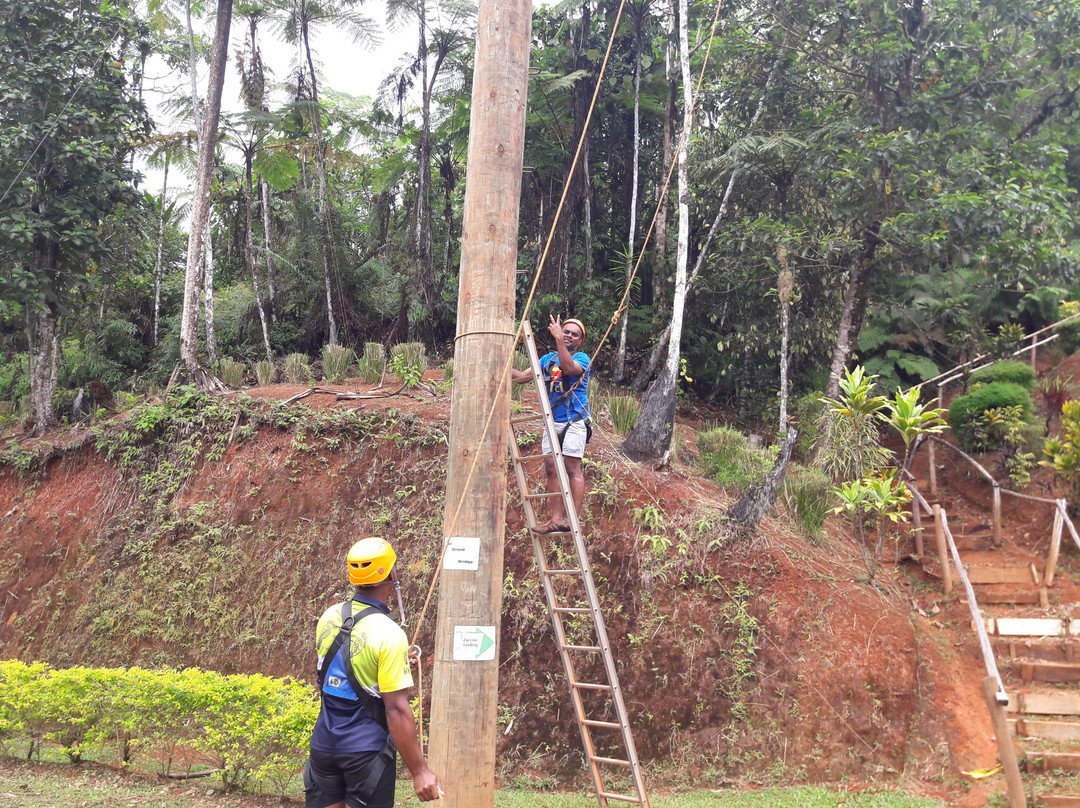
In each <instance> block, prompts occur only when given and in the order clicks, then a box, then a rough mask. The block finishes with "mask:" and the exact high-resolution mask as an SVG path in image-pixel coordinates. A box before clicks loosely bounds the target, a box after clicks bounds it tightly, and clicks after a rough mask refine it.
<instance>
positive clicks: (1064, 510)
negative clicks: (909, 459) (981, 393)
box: [916, 435, 1080, 586]
mask: <svg viewBox="0 0 1080 808" xmlns="http://www.w3.org/2000/svg"><path fill="white" fill-rule="evenodd" d="M928 437H929V438H930V442H931V444H932V445H933V444H937V445H940V446H946V447H948V448H949V449H950V450H951V451H953V452H955V453H956V454H958V455H959V456H960V457H962V458H963V459H964V460H966V461H967V462H968V463H969V464H970V465H971V466H972V467H973V468H974V469H975V470H976V471H977V472H978V473H979V474H980V475H981V476H982V477H983V478H984V479H986V481H987V482H989V483H990V485H992V486H993V499H992V502H991V508H992V516H993V518H992V521H991V527H992V529H993V532H994V543H995V544H998V545H1000V544H1001V541H1002V538H1001V496H1002V494H1008V495H1009V496H1010V497H1015V498H1016V499H1022V500H1025V501H1027V502H1039V503H1042V504H1044V505H1050V506H1051V507H1053V508H1054V525H1053V528H1052V530H1051V533H1050V548H1049V550H1048V551H1047V558H1046V568H1045V570H1044V571H1043V579H1044V580H1045V582H1046V585H1047V586H1052V585H1053V583H1054V575H1055V573H1056V571H1057V561H1058V554H1059V553H1060V552H1061V532H1062V527H1063V526H1064V527H1067V528H1068V530H1069V535H1070V536H1072V539H1073V542H1074V543H1075V544H1076V547H1077V549H1078V550H1080V535H1078V534H1077V531H1076V525H1075V524H1073V520H1072V518H1071V517H1070V516H1069V512H1068V503H1066V501H1065V500H1063V499H1049V498H1047V497H1037V496H1033V495H1032V494H1024V493H1021V492H1020V491H1011V490H1009V489H1008V488H1002V486H1001V483H999V482H998V481H997V480H996V479H994V475H992V474H991V473H990V472H989V471H987V470H986V469H985V468H984V467H983V465H982V464H981V463H979V461H978V460H976V459H975V458H973V457H972V456H971V455H969V454H968V453H967V452H965V451H964V450H963V449H961V448H960V447H958V446H954V445H953V444H951V443H949V442H948V441H945V440H942V439H941V438H939V437H936V436H934V435H930V436H928ZM917 450H918V447H916V451H917ZM931 482H932V483H933V481H931ZM934 487H935V488H936V486H934ZM930 493H931V494H933V495H936V494H937V491H936V490H931V492H930Z"/></svg>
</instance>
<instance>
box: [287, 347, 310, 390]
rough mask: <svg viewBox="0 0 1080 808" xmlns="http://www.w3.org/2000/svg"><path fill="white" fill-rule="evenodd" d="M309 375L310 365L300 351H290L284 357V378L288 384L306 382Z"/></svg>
mask: <svg viewBox="0 0 1080 808" xmlns="http://www.w3.org/2000/svg"><path fill="white" fill-rule="evenodd" d="M310 376H311V366H310V365H309V364H308V360H307V357H306V356H305V355H304V354H302V353H291V354H289V355H288V356H286V357H285V378H286V379H288V380H289V384H306V383H307V382H308V380H309V378H310Z"/></svg>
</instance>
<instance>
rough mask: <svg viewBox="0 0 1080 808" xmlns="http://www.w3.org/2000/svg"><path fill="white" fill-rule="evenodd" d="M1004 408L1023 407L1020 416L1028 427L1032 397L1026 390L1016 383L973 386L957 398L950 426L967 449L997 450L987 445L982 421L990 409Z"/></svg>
mask: <svg viewBox="0 0 1080 808" xmlns="http://www.w3.org/2000/svg"><path fill="white" fill-rule="evenodd" d="M1003 407H1019V408H1020V410H1019V412H1020V416H1021V418H1022V420H1023V422H1024V423H1025V424H1026V423H1028V422H1030V420H1031V394H1030V393H1029V392H1028V391H1027V389H1026V388H1024V387H1021V386H1020V385H1019V384H1013V383H1012V382H991V383H990V384H986V385H979V386H976V387H973V388H972V389H971V391H970V392H968V393H967V394H966V395H962V396H957V397H956V398H954V399H953V400H952V404H951V405H950V406H949V427H950V428H951V429H952V431H953V433H954V434H955V435H956V436H957V438H958V439H959V441H960V445H961V446H963V447H965V448H966V449H972V450H979V449H980V448H981V449H982V450H984V451H985V450H987V449H993V448H997V447H996V446H993V445H990V444H987V443H986V441H985V436H984V435H983V430H982V429H981V427H980V419H981V418H982V415H983V413H984V412H986V411H987V410H992V409H1000V408H1003Z"/></svg>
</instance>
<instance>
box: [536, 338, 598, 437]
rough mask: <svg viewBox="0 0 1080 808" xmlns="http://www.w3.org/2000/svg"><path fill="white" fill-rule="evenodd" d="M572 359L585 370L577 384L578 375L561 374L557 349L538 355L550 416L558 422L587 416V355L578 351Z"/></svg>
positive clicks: (562, 422)
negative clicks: (549, 402) (549, 406)
mask: <svg viewBox="0 0 1080 808" xmlns="http://www.w3.org/2000/svg"><path fill="white" fill-rule="evenodd" d="M573 360H574V361H575V362H577V363H578V364H579V365H581V367H582V368H583V369H584V370H585V373H584V376H585V378H584V379H583V380H582V382H581V384H577V380H578V379H579V378H581V377H580V376H569V375H564V374H563V372H562V368H560V367H559V354H558V352H557V351H552V352H551V353H546V354H544V355H543V356H542V357H540V370H541V371H543V374H544V384H545V385H546V386H547V389H548V398H550V399H551V417H552V418H554V419H555V422H556V423H559V424H565V423H566V422H568V421H579V420H582V419H584V418H588V417H589V373H590V372H591V371H592V368H590V367H589V355H588V354H586V353H584V352H583V351H578V352H577V353H575V354H574V355H573ZM575 385H577V386H576V387H575Z"/></svg>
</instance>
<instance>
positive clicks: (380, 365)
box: [360, 342, 386, 384]
mask: <svg viewBox="0 0 1080 808" xmlns="http://www.w3.org/2000/svg"><path fill="white" fill-rule="evenodd" d="M385 371H386V347H385V346H384V345H383V344H382V343H381V342H365V343H364V355H363V356H362V357H360V378H361V379H363V380H364V384H377V383H378V382H379V381H381V380H382V377H383V373H384V372H385Z"/></svg>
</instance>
